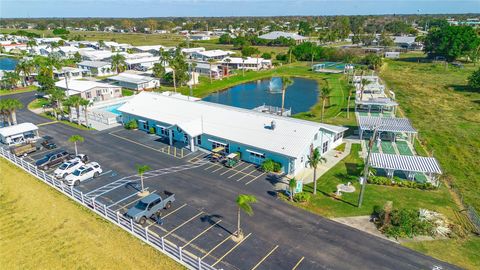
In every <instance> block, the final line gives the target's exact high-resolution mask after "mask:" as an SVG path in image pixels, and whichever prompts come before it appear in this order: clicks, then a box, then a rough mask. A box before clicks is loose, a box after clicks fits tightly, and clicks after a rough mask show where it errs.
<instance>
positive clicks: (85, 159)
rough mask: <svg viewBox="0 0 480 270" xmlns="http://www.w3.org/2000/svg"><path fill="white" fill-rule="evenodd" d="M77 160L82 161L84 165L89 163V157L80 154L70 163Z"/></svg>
mask: <svg viewBox="0 0 480 270" xmlns="http://www.w3.org/2000/svg"><path fill="white" fill-rule="evenodd" d="M75 160H78V161H81V162H83V163H87V162H88V156H87V155H85V154H78V155H76V156H75V157H73V158H72V159H71V160H69V161H75Z"/></svg>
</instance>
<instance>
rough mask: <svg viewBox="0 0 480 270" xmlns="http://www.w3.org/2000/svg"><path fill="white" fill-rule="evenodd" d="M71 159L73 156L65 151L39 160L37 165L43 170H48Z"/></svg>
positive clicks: (50, 154) (56, 152) (59, 151)
mask: <svg viewBox="0 0 480 270" xmlns="http://www.w3.org/2000/svg"><path fill="white" fill-rule="evenodd" d="M70 158H71V155H70V154H69V153H68V152H67V151H64V150H58V151H55V152H53V153H49V154H47V155H45V156H44V157H43V158H41V159H39V160H37V161H36V162H35V165H36V166H37V168H40V169H42V170H45V171H46V170H48V169H49V168H50V167H52V166H55V165H57V164H60V163H63V162H65V161H67V160H69V159H70Z"/></svg>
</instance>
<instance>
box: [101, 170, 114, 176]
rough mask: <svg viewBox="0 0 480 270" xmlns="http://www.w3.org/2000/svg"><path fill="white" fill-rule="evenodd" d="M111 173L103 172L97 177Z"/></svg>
mask: <svg viewBox="0 0 480 270" xmlns="http://www.w3.org/2000/svg"><path fill="white" fill-rule="evenodd" d="M111 172H112V170H108V171H106V172H104V173H101V174H100V175H99V176H98V177H100V176H104V175H106V174H108V173H111Z"/></svg>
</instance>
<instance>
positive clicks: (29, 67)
mask: <svg viewBox="0 0 480 270" xmlns="http://www.w3.org/2000/svg"><path fill="white" fill-rule="evenodd" d="M34 68H35V66H34V64H33V62H32V61H30V60H26V61H21V62H18V63H17V66H16V67H15V72H17V74H18V75H21V77H22V85H23V87H26V86H27V77H28V76H30V75H31V74H32V72H33V69H34Z"/></svg>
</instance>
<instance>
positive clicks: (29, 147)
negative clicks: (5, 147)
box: [10, 143, 40, 157]
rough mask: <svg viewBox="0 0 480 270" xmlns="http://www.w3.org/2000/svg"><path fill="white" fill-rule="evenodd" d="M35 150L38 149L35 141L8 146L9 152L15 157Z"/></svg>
mask: <svg viewBox="0 0 480 270" xmlns="http://www.w3.org/2000/svg"><path fill="white" fill-rule="evenodd" d="M37 150H40V147H39V146H38V145H37V144H35V143H26V144H22V145H16V146H12V147H10V153H12V154H14V155H15V156H17V157H19V156H24V155H27V154H30V153H33V152H35V151H37Z"/></svg>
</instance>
